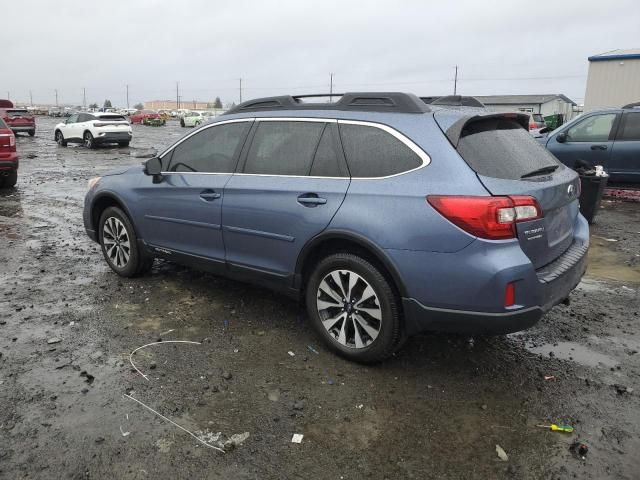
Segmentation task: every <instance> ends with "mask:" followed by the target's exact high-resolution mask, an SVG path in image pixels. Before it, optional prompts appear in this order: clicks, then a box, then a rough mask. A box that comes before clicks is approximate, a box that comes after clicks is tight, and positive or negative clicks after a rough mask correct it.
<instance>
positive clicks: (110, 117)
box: [96, 115, 127, 122]
mask: <svg viewBox="0 0 640 480" xmlns="http://www.w3.org/2000/svg"><path fill="white" fill-rule="evenodd" d="M96 118H97V119H98V120H101V121H105V120H108V121H111V122H116V121H117V122H126V121H127V119H126V118H124V117H123V116H122V115H98V116H97V117H96Z"/></svg>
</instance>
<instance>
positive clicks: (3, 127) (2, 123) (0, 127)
mask: <svg viewBox="0 0 640 480" xmlns="http://www.w3.org/2000/svg"><path fill="white" fill-rule="evenodd" d="M7 128H9V127H7V124H6V123H4V120H2V118H0V130H2V129H5V130H6V129H7Z"/></svg>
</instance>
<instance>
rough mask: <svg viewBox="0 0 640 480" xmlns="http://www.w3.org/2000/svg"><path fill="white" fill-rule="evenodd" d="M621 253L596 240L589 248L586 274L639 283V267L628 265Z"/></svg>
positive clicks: (593, 276)
mask: <svg viewBox="0 0 640 480" xmlns="http://www.w3.org/2000/svg"><path fill="white" fill-rule="evenodd" d="M626 260H627V258H625V257H624V255H622V254H621V253H618V252H616V251H615V250H612V249H611V248H610V245H609V244H607V245H604V244H603V241H601V240H596V241H594V242H592V243H591V246H590V248H589V257H588V262H589V263H588V266H587V276H589V277H592V278H601V279H607V280H614V281H617V282H627V283H640V267H638V266H636V267H630V266H629V265H627V264H626V263H625V262H626Z"/></svg>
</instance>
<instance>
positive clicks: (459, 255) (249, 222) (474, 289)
mask: <svg viewBox="0 0 640 480" xmlns="http://www.w3.org/2000/svg"><path fill="white" fill-rule="evenodd" d="M463 115H464V112H460V111H446V110H445V111H440V112H437V111H436V117H437V119H438V121H436V118H434V114H433V113H427V114H385V113H377V112H345V111H314V110H305V111H304V112H295V116H303V117H305V118H331V119H348V120H361V121H369V122H378V123H381V124H384V125H388V126H390V127H392V128H395V129H396V130H398V131H400V132H402V133H403V134H404V135H405V136H407V137H408V138H409V139H411V140H412V141H413V142H414V143H415V144H417V145H418V146H419V147H420V148H422V149H423V150H424V151H425V152H426V153H427V154H428V155H429V157H430V159H431V161H430V163H429V165H428V166H426V167H424V168H420V169H418V170H416V171H413V172H409V173H405V174H400V175H397V176H392V177H389V178H379V179H357V178H353V179H349V178H344V179H317V178H305V177H277V176H256V175H238V174H223V175H217V174H216V175H211V174H209V175H207V174H201V175H197V174H189V175H180V174H172V175H167V176H166V177H165V178H164V180H163V181H162V182H160V183H157V184H154V183H153V179H152V177H150V176H147V175H145V174H144V173H143V171H142V168H141V167H139V166H138V167H134V168H131V169H128V170H126V171H119V172H116V174H112V175H106V176H105V177H103V178H102V179H101V180H100V182H99V183H98V185H97V187H96V188H95V189H93V190H91V191H90V192H88V193H87V196H86V199H85V210H84V215H83V217H84V223H85V228H86V230H87V233H88V234H89V236H90V237H91V238H93V239H94V240H96V238H97V233H96V225H95V214H94V213H93V211H94V207H95V205H96V200H97V199H100V198H104V196H112V197H113V198H115V199H116V200H117V203H118V204H119V205H120V206H122V207H123V208H124V209H125V211H126V213H127V214H128V215H129V217H130V218H131V219H132V222H133V224H134V225H135V228H136V231H137V233H138V236H139V238H140V242H141V244H143V245H144V246H145V248H147V249H148V251H149V252H150V253H151V254H154V255H159V256H165V257H166V258H170V259H174V260H176V261H179V262H183V263H188V264H190V265H197V266H201V267H205V266H206V267H207V268H208V269H211V264H213V265H215V266H216V268H214V269H213V270H214V271H218V272H220V273H223V274H226V275H230V276H238V277H240V278H242V275H239V274H240V272H243V274H244V277H245V278H249V279H252V280H256V279H268V280H267V283H266V284H268V285H272V286H276V285H279V286H282V285H284V286H285V288H286V289H288V290H289V292H296V291H297V290H298V289H299V288H301V287H303V285H301V283H300V273H301V269H302V266H303V263H304V259H305V258H306V254H307V253H308V250H310V249H311V246H312V245H314V244H315V242H318V241H319V240H321V239H322V238H348V239H351V240H353V241H354V242H356V243H360V244H361V245H363V246H366V247H367V248H369V250H370V251H371V253H372V254H373V255H374V256H376V257H377V258H378V259H379V260H380V261H381V263H382V264H383V265H385V267H386V268H387V269H388V271H389V272H390V274H391V276H392V277H393V279H394V281H395V283H396V287H397V289H398V291H399V292H400V294H401V296H402V297H403V298H402V301H403V308H404V315H405V321H406V322H407V331H408V332H409V333H413V332H416V331H420V330H425V329H438V330H453V331H459V332H465V331H466V332H484V333H503V332H509V331H516V330H520V329H522V328H526V327H528V326H530V325H532V324H534V323H535V322H536V321H537V320H538V319H539V318H540V317H541V316H542V314H543V313H544V312H545V311H547V310H548V309H549V308H551V307H552V306H553V305H555V304H557V303H558V302H559V301H561V300H562V299H564V298H565V297H566V296H568V294H569V292H570V291H571V290H572V289H573V288H574V287H575V286H576V285H577V283H578V282H579V280H580V278H581V276H582V274H583V273H584V270H585V265H586V263H585V262H586V258H585V257H586V256H582V257H580V258H579V259H578V261H576V262H573V263H572V264H571V268H570V269H568V271H567V272H565V273H564V274H563V275H560V276H559V277H558V279H557V280H554V282H553V283H549V284H546V283H545V282H543V281H541V279H540V278H539V276H538V275H537V272H536V268H537V267H539V266H540V265H539V264H540V263H545V261H547V260H549V258H551V257H553V256H558V251H559V250H554V249H553V246H554V245H551V248H548V252H547V253H548V258H547V257H545V251H544V246H543V245H542V242H540V243H539V245H538V247H535V246H532V247H530V248H532V249H533V251H530V252H528V251H527V248H526V247H525V248H523V245H526V246H527V247H529V246H528V245H527V243H526V242H523V238H519V239H510V240H501V241H491V240H483V239H479V238H476V237H474V236H472V235H470V234H469V233H467V232H465V231H463V230H461V229H460V228H458V227H457V226H455V225H453V224H452V223H450V222H449V221H448V220H446V219H445V218H444V217H443V216H442V215H440V214H439V213H438V212H437V211H436V210H435V209H433V208H432V207H431V206H430V205H429V204H428V202H427V200H426V197H427V196H428V195H459V194H464V195H481V196H489V195H491V194H492V193H493V194H496V192H495V191H493V192H492V190H500V189H505V192H506V191H508V190H509V189H512V190H513V189H515V190H516V191H515V192H513V191H511V192H510V193H516V194H522V195H526V194H532V195H535V194H536V193H537V194H539V195H540V196H543V197H544V196H546V197H545V198H543V203H545V204H546V205H549V206H550V207H551V209H550V210H553V207H554V205H555V203H554V202H555V200H554V196H558V199H559V198H560V196H561V195H563V193H562V192H560V189H561V188H563V187H564V186H566V184H567V182H568V183H571V182H572V181H573V180H574V179H575V173H573V172H571V171H570V170H569V169H564V171H560V172H558V174H557V175H556V176H553V178H550V179H548V180H549V182H550V183H549V184H546V185H545V188H544V189H541V188H538V187H537V186H536V184H535V183H533V182H531V183H528V182H522V181H517V182H515V181H505V180H496V179H487V178H479V176H478V175H477V174H476V173H475V172H474V171H473V170H472V169H471V168H470V167H469V166H468V165H467V163H466V162H465V161H463V160H462V159H461V157H460V155H459V154H458V153H457V151H456V150H455V149H454V148H453V147H452V145H451V143H450V142H449V140H448V139H447V137H446V136H445V135H443V129H445V130H446V128H447V125H449V126H450V125H451V124H452V123H453V122H454V121H456V120H457V119H459V118H461V116H463ZM263 116H264V117H282V118H288V117H291V116H293V115H292V112H291V111H287V112H265V113H253V114H250V115H248V114H244V115H243V114H235V115H225V117H223V118H221V119H215V120H210V121H209V122H207V123H206V124H205V125H203V126H202V127H200V128H206V126H207V125H211V124H215V123H217V122H219V121H227V120H232V119H236V118H237V119H240V118H248V117H252V118H256V117H263ZM171 148H172V147H169V149H167V151H165V152H163V154H162V155H164V154H165V153H167V152H169V151H170V150H171ZM162 155H161V156H162ZM554 179H555V180H554ZM554 182H555V183H557V185H558V188H557V189H555V188H553V183H554ZM202 191H209V192H215V193H218V194H220V196H219V197H217V198H215V199H207V200H205V199H203V198H201V197H200V193H201V192H202ZM309 193H313V194H317V195H318V197H321V198H324V199H326V204H323V205H318V206H311V207H310V206H308V205H303V204H301V203H299V201H298V197H300V196H303V195H305V194H309ZM497 194H504V192H501V193H497ZM159 198H161V199H162V200H161V201H160V202H159V201H158V199H159ZM538 200H541V199H540V198H538ZM558 201H559V200H558ZM567 212H568V213H567V214H568V215H569V216H571V218H572V219H573V220H572V221H571V225H573V227H572V229H571V231H570V232H569V234H568V235H566V238H558V239H557V241H558V244H560V243H562V242H564V243H562V245H560V246H559V247H558V249H560V248H565V249H566V248H568V246H569V244H572V242H573V243H574V244H575V243H579V244H580V245H582V246H584V247H585V251H586V247H588V226H587V223H586V221H585V220H584V218H583V217H582V216H581V215H580V214H579V213H578V211H577V201H574V202H573V204H572V205H570V206H569V207H568V209H567ZM545 222H547V219H542V220H536V221H534V222H527V223H530V224H532V225H528V226H527V224H520V225H519V229H520V230H524V229H526V228H529V229H530V228H533V227H538V226H540V225H542V226H545V227H547V228H551V231H552V226H551V225H548V224H546V225H545ZM524 235H525V233H523V232H519V236H520V237H522V236H524ZM524 240H529V239H527V238H525V239H524ZM543 240H544V241H547V240H548V239H547V237H546V233H545V236H544V237H543ZM181 254H184V255H181ZM530 257H535V258H536V260H535V261H532V260H531V258H530ZM541 258H542V260H540V259H541ZM187 260H188V261H187ZM235 270H238V272H236V273H238V275H233V273H234V272H235ZM252 274H255V275H256V276H255V278H251V277H252ZM510 282H515V283H516V284H517V297H516V304H515V305H513V306H511V307H504V292H505V286H506V285H507V283H510Z"/></svg>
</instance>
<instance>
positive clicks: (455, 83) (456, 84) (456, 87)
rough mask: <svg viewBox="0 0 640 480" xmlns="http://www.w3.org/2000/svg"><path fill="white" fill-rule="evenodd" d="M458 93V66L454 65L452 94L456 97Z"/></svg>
mask: <svg viewBox="0 0 640 480" xmlns="http://www.w3.org/2000/svg"><path fill="white" fill-rule="evenodd" d="M457 93H458V65H456V76H455V78H454V79H453V94H454V95H456V94H457Z"/></svg>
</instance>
